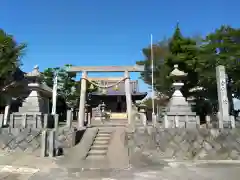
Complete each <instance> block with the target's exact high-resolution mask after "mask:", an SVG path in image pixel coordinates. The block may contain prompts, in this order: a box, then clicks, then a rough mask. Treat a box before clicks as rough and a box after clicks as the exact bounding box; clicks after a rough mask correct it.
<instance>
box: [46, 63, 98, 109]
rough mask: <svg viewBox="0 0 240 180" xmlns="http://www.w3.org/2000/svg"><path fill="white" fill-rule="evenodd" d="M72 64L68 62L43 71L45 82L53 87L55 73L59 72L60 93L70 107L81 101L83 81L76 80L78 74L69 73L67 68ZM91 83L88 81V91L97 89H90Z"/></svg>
mask: <svg viewBox="0 0 240 180" xmlns="http://www.w3.org/2000/svg"><path fill="white" fill-rule="evenodd" d="M70 66H72V65H71V64H66V65H65V66H64V67H62V68H47V69H46V70H44V72H43V78H44V82H45V83H46V84H47V85H48V86H49V87H51V88H52V87H53V80H54V77H55V74H56V73H57V74H58V94H59V95H60V96H61V97H62V98H63V99H64V100H65V102H66V104H67V105H68V107H69V108H73V107H77V106H78V103H79V96H80V88H81V85H80V84H81V83H80V82H77V81H76V80H75V77H76V74H72V73H68V72H67V69H68V68H69V67H70ZM89 87H90V83H87V92H90V91H95V90H96V88H95V87H94V88H93V89H90V88H89Z"/></svg>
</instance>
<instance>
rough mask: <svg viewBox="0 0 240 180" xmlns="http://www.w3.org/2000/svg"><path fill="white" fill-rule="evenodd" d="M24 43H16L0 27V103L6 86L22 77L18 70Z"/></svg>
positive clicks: (2, 100) (2, 102)
mask: <svg viewBox="0 0 240 180" xmlns="http://www.w3.org/2000/svg"><path fill="white" fill-rule="evenodd" d="M25 48H26V44H24V43H17V42H16V41H15V40H14V38H13V36H12V35H9V34H7V33H6V32H5V31H4V30H2V29H0V104H5V101H4V99H5V98H4V95H5V94H6V93H7V87H8V86H10V85H12V84H14V83H15V82H16V81H19V80H21V79H23V78H24V73H23V72H22V71H21V70H20V68H19V67H20V65H21V57H22V55H23V53H24V50H25Z"/></svg>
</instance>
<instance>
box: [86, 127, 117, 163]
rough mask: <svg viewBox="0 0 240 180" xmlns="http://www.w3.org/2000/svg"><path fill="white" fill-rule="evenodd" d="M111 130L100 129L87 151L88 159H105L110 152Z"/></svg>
mask: <svg viewBox="0 0 240 180" xmlns="http://www.w3.org/2000/svg"><path fill="white" fill-rule="evenodd" d="M111 133H112V132H111V131H107V130H104V129H100V130H99V131H98V133H97V135H96V137H95V138H94V141H93V144H92V145H91V147H90V149H89V152H88V153H87V157H86V160H99V159H104V158H105V157H106V155H107V152H108V146H109V142H110V139H111Z"/></svg>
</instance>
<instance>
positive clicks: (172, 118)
mask: <svg viewBox="0 0 240 180" xmlns="http://www.w3.org/2000/svg"><path fill="white" fill-rule="evenodd" d="M163 124H164V127H165V128H196V127H198V126H200V119H199V116H196V115H175V114H173V115H164V120H163Z"/></svg>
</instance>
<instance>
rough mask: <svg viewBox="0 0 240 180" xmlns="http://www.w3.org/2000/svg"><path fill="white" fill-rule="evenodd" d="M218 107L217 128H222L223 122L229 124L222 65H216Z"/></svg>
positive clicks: (224, 75) (224, 74)
mask: <svg viewBox="0 0 240 180" xmlns="http://www.w3.org/2000/svg"><path fill="white" fill-rule="evenodd" d="M216 79H217V91H218V107H219V120H218V121H219V128H224V125H225V124H228V125H229V121H230V120H229V104H228V96H227V86H226V73H225V67H224V66H217V67H216Z"/></svg>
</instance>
